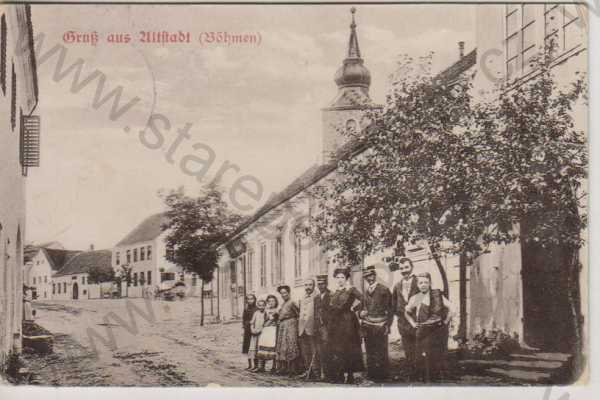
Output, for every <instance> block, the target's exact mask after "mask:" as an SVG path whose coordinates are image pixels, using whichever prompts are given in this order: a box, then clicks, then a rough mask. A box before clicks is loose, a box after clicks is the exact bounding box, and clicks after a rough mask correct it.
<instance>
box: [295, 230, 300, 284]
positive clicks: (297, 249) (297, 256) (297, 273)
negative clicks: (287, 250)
mask: <svg viewBox="0 0 600 400" xmlns="http://www.w3.org/2000/svg"><path fill="white" fill-rule="evenodd" d="M301 277H302V237H301V235H298V234H296V235H295V236H294V278H296V279H299V278H301Z"/></svg>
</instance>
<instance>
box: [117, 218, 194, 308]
mask: <svg viewBox="0 0 600 400" xmlns="http://www.w3.org/2000/svg"><path fill="white" fill-rule="evenodd" d="M164 219H165V215H164V214H163V213H158V214H154V215H151V216H149V217H147V218H146V219H144V220H143V221H142V222H140V223H139V224H138V225H137V226H136V227H135V228H134V229H133V230H132V231H131V232H129V233H128V234H127V235H126V236H125V237H124V238H123V239H122V240H121V241H119V243H117V244H116V246H115V247H114V248H113V249H112V267H113V269H114V270H115V272H116V273H119V272H120V271H122V268H123V266H126V267H128V268H130V269H131V280H130V283H129V285H128V286H127V284H126V282H124V281H123V282H122V284H121V295H122V296H128V297H143V296H144V295H145V294H146V293H149V292H150V290H152V289H168V288H170V287H172V286H173V285H174V284H175V283H176V282H177V281H184V283H185V284H186V286H187V288H188V290H187V295H188V296H199V295H200V282H199V279H198V278H196V277H195V276H194V275H193V274H189V273H185V274H184V273H183V271H182V269H181V268H180V267H178V266H177V265H175V264H173V263H171V262H169V261H167V258H166V254H167V247H166V244H165V236H166V233H165V232H163V230H162V229H161V225H162V224H163V223H164ZM196 288H197V290H195V289H196Z"/></svg>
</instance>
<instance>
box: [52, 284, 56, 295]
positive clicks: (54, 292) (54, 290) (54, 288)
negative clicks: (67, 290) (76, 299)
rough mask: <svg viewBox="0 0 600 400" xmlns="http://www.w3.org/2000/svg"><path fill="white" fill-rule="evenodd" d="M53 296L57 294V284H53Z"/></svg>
mask: <svg viewBox="0 0 600 400" xmlns="http://www.w3.org/2000/svg"><path fill="white" fill-rule="evenodd" d="M52 294H56V283H53V284H52Z"/></svg>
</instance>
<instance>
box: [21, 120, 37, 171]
mask: <svg viewBox="0 0 600 400" xmlns="http://www.w3.org/2000/svg"><path fill="white" fill-rule="evenodd" d="M21 165H22V166H23V167H39V166H40V117H39V116H38V115H22V116H21Z"/></svg>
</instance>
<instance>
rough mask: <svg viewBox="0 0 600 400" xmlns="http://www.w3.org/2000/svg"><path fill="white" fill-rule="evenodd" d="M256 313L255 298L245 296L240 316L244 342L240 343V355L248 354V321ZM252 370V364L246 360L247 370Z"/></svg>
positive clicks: (250, 295) (249, 332) (250, 333)
mask: <svg viewBox="0 0 600 400" xmlns="http://www.w3.org/2000/svg"><path fill="white" fill-rule="evenodd" d="M255 311H256V296H255V295H253V294H249V295H247V296H246V307H244V313H243V314H242V328H243V335H244V340H243V342H242V354H248V348H249V347H250V339H251V338H252V330H251V329H250V321H252V317H253V316H254V312H255ZM246 369H252V362H251V361H250V359H248V368H246Z"/></svg>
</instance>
